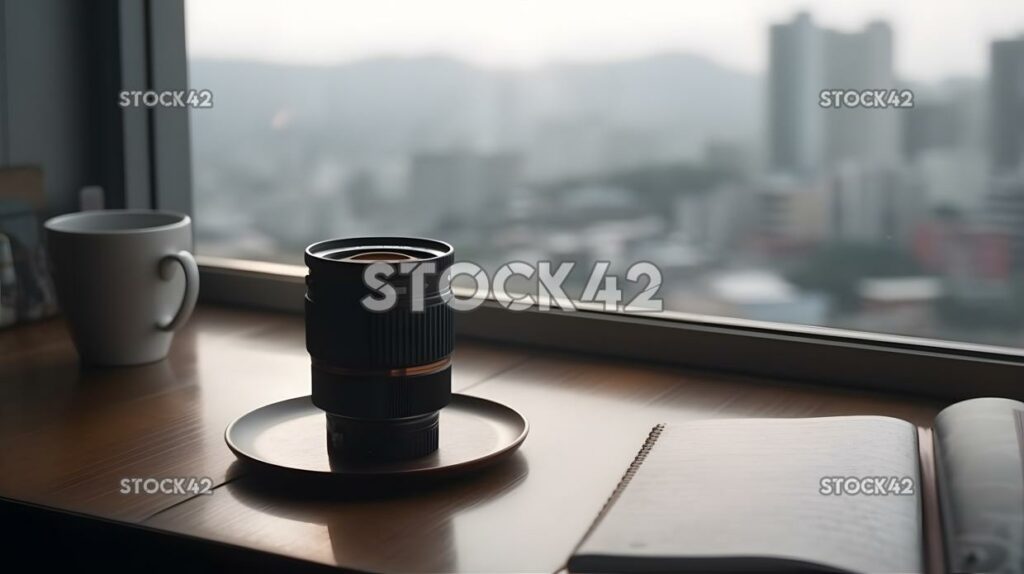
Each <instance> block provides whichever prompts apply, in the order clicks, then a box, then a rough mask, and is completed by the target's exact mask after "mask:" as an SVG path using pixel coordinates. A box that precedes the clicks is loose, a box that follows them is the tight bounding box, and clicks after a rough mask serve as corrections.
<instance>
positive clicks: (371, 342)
mask: <svg viewBox="0 0 1024 574" xmlns="http://www.w3.org/2000/svg"><path fill="white" fill-rule="evenodd" d="M342 326H343V327H344V328H340V327H342ZM454 346H455V329H454V312H453V311H452V308H451V307H449V306H448V305H447V304H444V303H441V304H435V305H434V306H432V307H427V308H426V309H424V310H423V311H422V312H415V311H412V310H410V309H405V308H396V309H392V310H390V311H386V312H383V313H372V312H368V311H362V312H360V311H352V310H346V309H344V308H339V307H337V306H333V305H330V304H314V303H313V302H312V301H310V300H309V299H308V298H307V299H306V349H307V350H308V351H309V354H310V355H311V356H313V357H314V358H316V359H317V360H320V361H324V362H328V363H331V364H334V365H338V366H345V367H349V368H362V369H380V368H389V369H393V368H399V367H410V366H415V365H424V364H427V363H432V362H434V361H438V360H440V359H443V358H445V357H447V356H449V355H451V353H452V350H453V349H454Z"/></svg>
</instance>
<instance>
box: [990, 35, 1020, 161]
mask: <svg viewBox="0 0 1024 574" xmlns="http://www.w3.org/2000/svg"><path fill="white" fill-rule="evenodd" d="M991 62H992V69H991V75H990V82H991V89H990V91H991V98H992V100H991V101H992V105H991V108H990V109H991V121H990V126H991V130H992V131H991V133H992V166H993V169H994V170H995V171H996V172H997V173H1005V172H1008V171H1014V170H1016V169H1018V168H1019V167H1021V164H1022V161H1021V160H1022V158H1024V35H1021V36H1018V37H1017V38H1013V39H1010V40H997V41H995V42H993V43H992V52H991Z"/></svg>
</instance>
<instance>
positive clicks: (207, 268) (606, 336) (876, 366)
mask: <svg viewBox="0 0 1024 574" xmlns="http://www.w3.org/2000/svg"><path fill="white" fill-rule="evenodd" d="M118 1H119V2H120V3H121V12H122V21H124V22H131V23H133V26H134V27H129V28H128V29H127V30H126V29H125V28H123V27H122V33H121V36H122V40H124V38H126V37H128V38H129V39H130V38H132V37H134V36H138V34H137V33H134V32H137V31H138V30H142V31H143V34H142V37H143V38H145V42H144V46H145V49H146V52H145V53H146V54H147V57H146V62H147V65H148V66H149V68H150V73H148V74H146V75H145V76H143V77H144V78H148V80H146V81H147V84H146V85H148V86H151V89H184V88H187V87H188V86H187V58H186V53H185V29H184V22H185V17H184V11H185V6H184V0H118ZM139 26H143V27H142V28H140V27H139ZM134 41H135V42H136V44H137V42H138V41H137V39H136V40H134ZM135 74H136V75H135V76H133V77H135V78H136V79H139V78H140V76H139V75H138V71H137V69H136V71H135ZM168 112H180V113H153V114H152V115H151V117H149V118H148V120H147V121H148V123H146V122H142V121H136V123H137V124H146V125H144V126H143V127H145V130H143V129H142V127H139V126H136V129H137V130H139V131H138V132H137V133H135V134H134V135H135V136H136V137H141V135H140V134H143V132H144V136H145V137H144V138H143V141H146V142H148V143H149V145H150V149H149V153H148V156H147V157H148V159H149V161H148V162H147V163H146V164H145V167H144V169H146V170H151V172H152V173H151V175H150V177H149V179H148V181H149V182H150V186H151V190H152V193H151V197H152V200H151V202H150V205H149V206H151V207H160V208H165V209H176V210H178V211H183V212H186V213H190V214H191V213H192V199H191V193H192V185H191V162H190V143H191V142H190V140H189V130H188V111H187V110H168ZM126 147H130V146H126ZM126 165H127V158H126ZM139 169H143V168H139ZM126 172H127V170H126ZM147 173H150V172H147ZM136 175H137V177H136V179H137V180H138V181H140V182H144V181H146V179H145V178H144V177H143V176H142V175H141V174H136ZM140 185H141V183H140ZM126 187H127V188H129V189H130V188H132V186H130V185H126ZM199 260H200V274H201V282H202V284H203V287H202V289H201V299H202V300H203V301H206V302H212V303H219V304H227V305H237V306H247V307H253V308H260V309H271V310H278V311H286V312H301V311H302V308H303V299H304V291H305V285H304V280H303V277H304V276H305V272H306V270H305V268H304V267H302V266H294V265H281V264H274V263H268V262H259V261H242V260H235V259H223V258H214V257H202V256H200V257H199ZM456 325H457V333H458V334H459V335H460V336H467V337H474V338H480V339H487V340H492V341H498V342H503V343H514V344H520V345H530V346H537V347H543V348H552V349H561V350H568V351H573V352H582V353H593V354H600V355H604V356H615V357H621V358H625V359H630V360H641V361H648V362H655V363H661V364H675V365H685V366H688V367H693V368H699V369H708V370H714V371H728V372H733V373H741V374H745V375H752V376H757V377H770V378H774V379H784V380H788V381H797V382H808V383H812V384H817V385H838V386H848V387H856V388H865V389H874V390H884V391H889V392H894V391H895V392H905V393H911V394H914V395H923V396H930V397H936V398H939V399H943V400H959V399H964V398H970V397H978V396H990V395H998V396H1004V397H1009V398H1016V399H1024V386H1022V385H1021V384H1020V382H1021V381H1024V350H1018V349H1012V348H1004V347H995V346H986V345H974V344H969V343H957V342H948V341H939V340H932V339H923V338H916V337H903V336H896V335H884V334H874V333H863V332H856V331H846V330H841V329H833V328H827V327H812V326H801V325H789V324H778V323H766V322H759V321H750V320H744V319H732V318H726V317H713V316H704V315H694V314H685V313H665V314H663V315H661V316H657V317H654V316H642V315H622V314H616V313H604V312H597V311H590V310H580V311H574V312H566V311H560V310H559V311H547V312H540V311H536V310H527V311H509V310H507V309H505V308H504V307H503V306H502V305H501V304H500V303H499V302H497V301H486V302H484V303H483V304H482V305H481V306H480V307H478V308H477V309H476V310H474V311H471V312H465V313H459V314H458V317H457V320H456Z"/></svg>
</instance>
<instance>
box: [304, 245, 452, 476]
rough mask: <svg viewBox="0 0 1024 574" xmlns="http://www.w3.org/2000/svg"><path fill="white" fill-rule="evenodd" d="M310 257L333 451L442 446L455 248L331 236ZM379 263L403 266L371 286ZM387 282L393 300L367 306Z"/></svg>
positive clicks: (380, 454)
mask: <svg viewBox="0 0 1024 574" xmlns="http://www.w3.org/2000/svg"><path fill="white" fill-rule="evenodd" d="M305 260H306V266H307V267H308V268H309V274H308V275H307V277H306V301H305V305H306V349H307V350H308V351H309V354H310V356H311V358H312V367H311V370H312V383H313V385H312V387H313V392H312V397H313V403H314V404H315V405H317V406H318V407H320V408H321V409H323V410H324V411H326V412H327V413H328V438H329V441H330V444H331V445H332V448H333V449H334V454H336V455H338V454H340V455H343V456H345V457H348V458H353V459H357V458H359V459H373V460H394V459H400V458H410V457H416V456H422V455H425V454H429V453H430V452H433V450H436V448H437V442H438V425H437V417H436V415H437V411H438V410H440V409H441V408H443V407H444V406H445V405H447V404H448V402H449V400H450V398H451V364H450V356H451V353H452V349H453V346H454V327H453V313H452V309H451V307H450V306H449V305H448V304H447V302H448V299H449V298H450V296H451V294H450V290H449V288H448V286H447V284H446V281H444V280H443V278H444V274H445V273H447V271H448V268H449V267H450V266H451V264H452V263H453V262H454V250H453V249H452V247H451V245H448V244H447V243H444V242H442V241H435V240H431V239H420V238H406V237H367V238H345V239H332V240H328V241H322V242H319V243H314V244H313V245H310V246H309V247H308V248H307V249H306V254H305ZM378 262H382V263H387V264H389V265H391V266H392V267H393V268H394V269H395V270H396V271H397V272H396V273H395V274H394V275H391V276H389V277H383V276H380V277H379V278H378V280H379V282H378V283H377V284H375V285H376V287H377V289H374V288H373V287H371V286H370V285H368V284H367V282H366V280H365V277H364V274H365V272H366V270H367V268H368V266H370V265H372V264H374V263H378ZM424 264H426V265H431V266H432V269H431V268H429V267H426V266H424V267H421V269H420V276H421V278H422V292H421V293H420V294H418V295H419V296H420V297H419V299H420V300H419V303H420V304H421V306H422V309H421V310H417V309H414V303H416V302H415V301H414V297H416V296H417V293H415V292H414V291H415V290H414V286H415V285H414V280H413V277H414V273H411V271H412V268H413V267H415V266H421V265H424ZM403 265H404V266H405V269H404V270H403V267H402V266H403ZM424 271H425V272H424ZM384 281H386V282H387V284H388V285H389V286H390V287H391V288H392V289H393V290H394V291H393V293H392V296H393V297H394V304H393V305H391V306H390V307H389V308H387V309H385V310H372V309H370V308H367V306H366V305H365V304H364V298H366V297H370V298H372V299H381V298H382V297H383V289H381V288H380V287H381V285H382V283H383V282H384ZM431 415H433V418H432V419H431ZM431 420H432V421H433V422H432V423H431V422H430V421H431Z"/></svg>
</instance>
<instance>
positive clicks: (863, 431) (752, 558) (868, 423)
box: [569, 399, 1024, 573]
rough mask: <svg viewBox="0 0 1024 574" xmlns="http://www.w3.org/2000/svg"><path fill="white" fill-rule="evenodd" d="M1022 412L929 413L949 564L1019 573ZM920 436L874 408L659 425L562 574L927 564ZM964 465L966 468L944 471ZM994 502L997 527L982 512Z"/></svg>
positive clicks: (1023, 498) (957, 408)
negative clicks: (990, 455)
mask: <svg viewBox="0 0 1024 574" xmlns="http://www.w3.org/2000/svg"><path fill="white" fill-rule="evenodd" d="M1015 413H1016V414H1015ZM1020 413H1024V404H1022V403H1018V402H1016V401H1007V400H1003V399H976V400H974V401H965V402H964V403H959V404H957V405H953V406H952V407H949V408H948V409H946V410H945V411H943V412H942V413H941V414H940V415H939V418H938V419H937V421H936V441H937V444H936V450H937V454H938V455H939V457H940V458H941V459H942V461H943V462H940V463H939V465H940V468H939V469H938V471H939V472H938V473H937V474H938V475H939V477H940V481H941V480H942V476H947V477H949V476H957V477H960V478H959V480H955V479H946V481H947V482H948V484H947V485H946V487H945V488H941V486H942V485H941V484H940V492H942V493H943V495H944V496H943V501H942V502H943V504H942V506H943V515H944V517H945V518H946V525H945V530H946V539H947V541H948V542H947V544H948V545H949V549H948V550H949V558H948V562H949V563H950V564H951V565H952V566H953V569H954V571H976V572H977V571H981V572H984V571H996V570H997V569H998V568H1000V567H1008V568H1009V569H1006V570H999V571H1005V572H1018V571H1019V570H1015V569H1013V568H1014V564H1015V565H1016V568H1020V567H1021V564H1022V562H1021V558H1022V556H1021V554H1020V553H1021V552H1024V534H1022V530H1021V529H1022V528H1024V524H1020V525H1019V526H1012V525H1011V526H1009V527H1008V526H1007V521H1009V522H1010V523H1012V522H1013V521H1014V520H1017V521H1020V522H1024V508H1020V507H1021V506H1022V505H1024V474H1022V473H1024V465H1022V460H1024V457H1022V454H1021V452H1022V447H1021V444H1022V443H1021V436H1022V434H1021V433H1024V426H1020V427H1019V428H1020V429H1022V430H1021V431H1020V432H1018V426H1019V425H1021V424H1022V423H1021V422H1020V421H1024V415H1021V414H1020ZM917 436H918V435H917V429H916V427H914V426H913V425H912V424H910V423H908V422H906V421H902V420H899V419H894V418H889V417H875V416H855V417H828V418H807V419H733V420H710V421H697V422H688V423H677V424H665V425H658V426H656V427H655V428H654V429H653V430H652V431H651V433H650V436H649V437H648V438H647V441H646V443H645V444H644V446H643V448H642V449H641V451H640V454H639V455H638V456H637V457H636V460H634V461H633V464H632V465H630V467H629V469H628V470H627V472H626V474H625V476H624V477H623V479H622V481H621V482H620V484H619V486H618V488H616V490H615V492H613V493H612V495H611V497H610V498H609V500H608V502H607V504H606V505H605V506H604V509H603V510H602V511H601V512H600V514H599V515H598V516H597V518H596V519H595V521H594V523H593V525H592V527H591V528H590V530H589V531H588V532H587V534H586V536H585V537H584V539H583V540H582V542H581V543H580V545H579V546H578V548H577V549H576V551H575V553H574V554H573V556H572V557H571V559H570V561H569V570H570V571H572V572H713V571H718V572H735V571H779V572H793V571H801V570H810V571H838V572H901V573H911V572H923V571H924V560H923V555H924V552H923V547H924V533H923V528H922V519H921V516H922V510H921V508H922V506H921V504H922V503H921V495H920V489H921V483H920V476H921V473H920V458H919V455H918V445H917ZM950 439H952V440H950ZM996 444H1000V445H1004V444H1005V445H1006V446H1000V447H999V448H997V449H995V451H994V452H995V453H996V454H995V455H994V456H996V457H1000V458H999V461H998V463H994V462H992V463H991V464H990V462H991V461H987V460H985V457H986V455H985V454H984V453H985V452H993V445H996ZM1008 453H1009V454H1008ZM1014 453H1015V454H1014ZM961 459H969V464H970V465H971V468H970V469H965V468H941V467H942V466H943V465H947V466H948V465H950V464H953V461H956V460H961ZM961 464H962V463H961ZM993 464H995V467H994V468H995V470H994V471H990V472H989V473H988V475H987V476H986V471H985V470H984V469H988V468H993ZM1015 464H1016V466H1014V465H1015ZM979 466H980V467H983V468H982V469H979ZM965 473H966V474H968V475H971V476H972V478H971V479H970V480H974V481H977V480H983V481H988V482H987V483H988V484H994V483H999V484H1000V485H1001V487H1000V488H1001V489H1000V491H999V492H1000V494H999V495H994V494H992V493H991V487H990V488H988V489H981V490H984V491H985V492H987V494H984V493H981V492H979V489H978V484H977V483H971V482H970V480H966V481H965V480H964V479H963V476H964V475H965ZM848 479H849V480H848ZM868 490H870V492H865V491H868ZM996 499H998V500H996ZM1014 505H1016V506H1014ZM994 506H1001V507H1002V508H1003V513H1004V514H1005V516H1003V519H1002V522H1001V523H999V524H997V523H995V522H993V520H992V519H990V518H988V516H989V514H991V512H992V508H993V507H994ZM1007 508H1009V509H1008V510H1007ZM1015 528H1016V530H1014V529H1015ZM1000 537H1002V538H1000ZM979 541H982V543H983V544H985V545H987V546H986V547H985V548H982V547H980V546H979ZM1014 547H1015V548H1016V550H1013V548H1014ZM993 549H996V550H1000V549H1003V550H1005V549H1010V550H1006V551H1004V552H1002V554H999V553H998V552H996V553H994V550H993ZM1008 552H1009V553H1010V554H1012V552H1017V554H1016V555H1010V554H1007V553H1008ZM1014 559H1016V562H1012V560H1014ZM979 560H981V561H984V560H989V561H992V560H999V561H1001V562H999V563H995V562H992V563H987V564H986V563H984V562H979ZM989 568H991V569H989Z"/></svg>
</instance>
